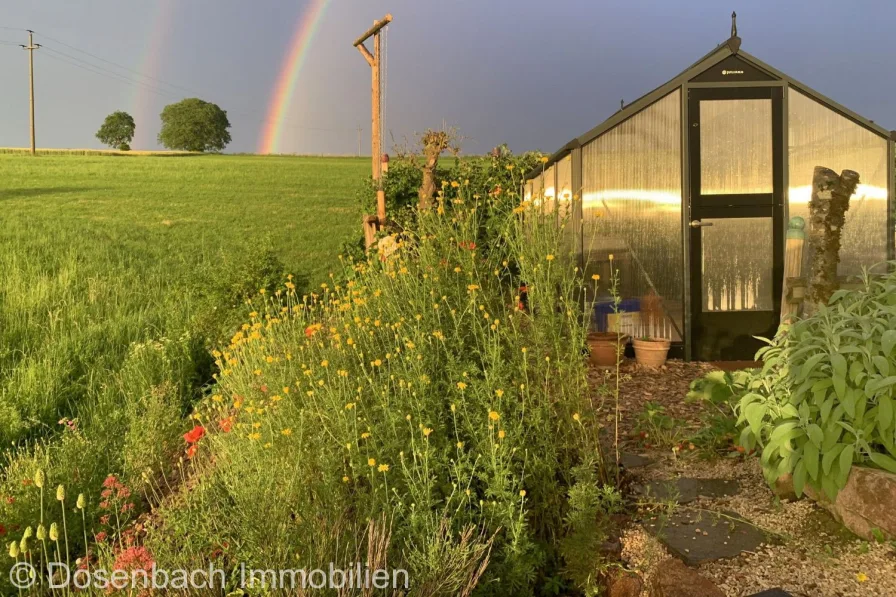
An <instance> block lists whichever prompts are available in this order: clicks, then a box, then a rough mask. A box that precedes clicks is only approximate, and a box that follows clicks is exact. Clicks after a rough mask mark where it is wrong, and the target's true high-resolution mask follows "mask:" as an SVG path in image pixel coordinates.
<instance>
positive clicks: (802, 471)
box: [793, 460, 806, 497]
mask: <svg viewBox="0 0 896 597" xmlns="http://www.w3.org/2000/svg"><path fill="white" fill-rule="evenodd" d="M805 486H806V463H805V461H803V460H800V461H799V462H798V463H797V465H796V468H794V469H793V490H794V491H795V492H796V497H803V488H804V487H805Z"/></svg>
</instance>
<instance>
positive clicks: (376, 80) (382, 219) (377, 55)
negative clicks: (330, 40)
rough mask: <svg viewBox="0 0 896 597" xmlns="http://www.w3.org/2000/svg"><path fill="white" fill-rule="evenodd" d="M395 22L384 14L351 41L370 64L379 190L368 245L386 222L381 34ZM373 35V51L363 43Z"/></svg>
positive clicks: (367, 232) (372, 132) (367, 234)
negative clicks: (381, 108)
mask: <svg viewBox="0 0 896 597" xmlns="http://www.w3.org/2000/svg"><path fill="white" fill-rule="evenodd" d="M391 22H392V15H390V14H387V15H386V16H385V17H383V18H382V19H380V20H379V21H374V22H373V27H371V28H370V29H368V30H367V31H365V32H364V33H363V34H361V37H359V38H358V39H356V40H355V43H354V44H352V45H354V46H355V47H356V48H358V51H359V52H361V55H362V56H364V60H366V61H367V64H369V65H370V99H371V101H370V116H371V118H370V120H371V126H370V144H371V149H372V155H371V156H370V159H371V162H372V164H371V166H372V170H373V181H374V182H375V183H376V185H377V192H376V219H375V220H374V219H373V218H369V217H367V216H365V218H364V237H365V239H366V241H367V246H368V247H369V246H370V244H371V243H372V242H373V238H374V233H375V229H372V226H373V225H375V224H379V225H380V226H382V225H383V224H385V223H386V195H385V193H384V191H383V182H382V173H383V171H382V163H381V160H382V153H383V148H382V122H381V117H382V113H381V112H380V101H381V97H380V95H381V91H382V86H381V84H380V77H381V67H382V60H381V58H382V56H381V54H382V49H381V43H380V34H381V33H382V30H383V27H385V26H386V25H388V24H389V23H391ZM371 36H372V37H373V54H371V53H370V50H368V49H367V47H366V46H365V45H364V42H365V41H367V40H368V39H369V38H370V37H371Z"/></svg>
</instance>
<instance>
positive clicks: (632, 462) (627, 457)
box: [619, 452, 653, 470]
mask: <svg viewBox="0 0 896 597" xmlns="http://www.w3.org/2000/svg"><path fill="white" fill-rule="evenodd" d="M619 464H620V465H621V466H622V468H625V469H628V470H632V469H635V468H643V467H645V466H648V465H650V464H653V460H651V459H650V458H647V457H646V456H641V455H640V454H630V453H628V452H623V453H622V454H620V455H619Z"/></svg>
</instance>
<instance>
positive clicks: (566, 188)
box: [557, 156, 572, 220]
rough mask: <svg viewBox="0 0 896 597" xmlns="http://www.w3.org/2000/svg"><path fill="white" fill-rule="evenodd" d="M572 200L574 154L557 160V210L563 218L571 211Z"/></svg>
mask: <svg viewBox="0 0 896 597" xmlns="http://www.w3.org/2000/svg"><path fill="white" fill-rule="evenodd" d="M571 201H572V156H566V157H565V158H562V159H561V160H560V161H559V162H557V211H558V212H559V214H560V219H561V220H562V219H563V218H565V217H566V216H567V214H568V213H569V206H570V205H571V203H570V202H571Z"/></svg>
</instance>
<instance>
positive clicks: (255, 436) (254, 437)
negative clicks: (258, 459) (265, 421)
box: [249, 433, 261, 441]
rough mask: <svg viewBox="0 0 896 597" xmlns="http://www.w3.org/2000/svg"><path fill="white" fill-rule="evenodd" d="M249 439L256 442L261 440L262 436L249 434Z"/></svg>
mask: <svg viewBox="0 0 896 597" xmlns="http://www.w3.org/2000/svg"><path fill="white" fill-rule="evenodd" d="M249 439H251V440H253V441H255V440H257V439H261V434H260V433H250V434H249Z"/></svg>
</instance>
